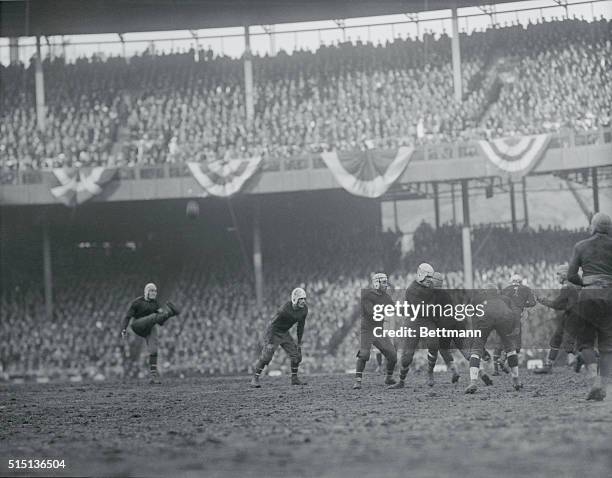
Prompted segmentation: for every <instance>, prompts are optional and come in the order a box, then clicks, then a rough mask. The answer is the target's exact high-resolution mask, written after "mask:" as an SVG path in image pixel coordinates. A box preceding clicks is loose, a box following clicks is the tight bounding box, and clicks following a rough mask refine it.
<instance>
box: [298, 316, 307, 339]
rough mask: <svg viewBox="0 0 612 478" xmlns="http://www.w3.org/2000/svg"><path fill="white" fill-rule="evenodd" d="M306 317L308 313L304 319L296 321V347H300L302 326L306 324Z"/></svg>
mask: <svg viewBox="0 0 612 478" xmlns="http://www.w3.org/2000/svg"><path fill="white" fill-rule="evenodd" d="M307 315H308V312H306V314H305V315H304V317H303V318H302V319H300V320H299V321H298V324H297V341H298V346H301V345H302V337H303V336H304V325H305V324H306V316H307Z"/></svg>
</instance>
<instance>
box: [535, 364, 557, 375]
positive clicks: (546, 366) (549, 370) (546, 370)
mask: <svg viewBox="0 0 612 478" xmlns="http://www.w3.org/2000/svg"><path fill="white" fill-rule="evenodd" d="M533 373H536V374H538V375H543V374H546V373H552V364H544V366H542V367H538V368H536V369H535V370H534V371H533Z"/></svg>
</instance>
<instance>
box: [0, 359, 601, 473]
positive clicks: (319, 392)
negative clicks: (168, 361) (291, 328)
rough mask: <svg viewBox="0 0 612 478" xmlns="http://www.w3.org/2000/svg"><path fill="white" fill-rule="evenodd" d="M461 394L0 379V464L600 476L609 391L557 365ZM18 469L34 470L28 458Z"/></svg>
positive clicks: (421, 384)
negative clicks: (589, 390) (597, 394)
mask: <svg viewBox="0 0 612 478" xmlns="http://www.w3.org/2000/svg"><path fill="white" fill-rule="evenodd" d="M523 374H524V383H525V389H524V390H523V391H522V392H515V391H513V390H512V389H511V387H510V380H509V378H508V376H502V377H496V378H497V380H496V381H495V384H494V385H493V386H492V387H488V388H481V389H480V390H479V392H478V394H477V395H464V394H463V389H464V387H465V386H466V383H467V377H466V375H465V374H464V375H463V376H462V379H461V381H460V383H459V384H458V385H457V386H456V385H451V384H450V383H449V382H450V375H449V374H446V373H440V374H436V378H437V384H436V386H435V387H433V388H429V387H427V386H426V385H425V377H424V376H423V375H418V374H411V375H409V377H408V378H409V382H408V386H407V388H406V389H404V390H393V391H389V390H385V388H384V387H383V385H382V381H383V377H382V376H380V375H369V376H367V377H366V378H365V383H364V387H363V389H362V390H360V391H353V390H352V389H351V385H352V378H351V376H349V375H320V376H311V377H307V378H308V381H309V384H308V385H307V386H304V387H291V386H290V385H288V379H287V377H277V378H269V377H265V378H263V379H262V382H263V387H264V388H262V389H259V390H252V389H249V388H248V387H247V384H248V378H247V377H243V378H215V379H203V378H200V379H183V380H179V379H166V380H165V381H164V383H163V385H158V386H152V385H149V384H147V383H146V382H128V383H122V382H104V383H91V384H38V385H7V384H3V385H0V417H1V427H0V458H1V466H2V469H1V470H0V475H11V471H10V470H9V469H8V460H9V459H11V458H12V459H37V458H55V459H63V460H65V465H66V466H65V468H64V469H63V470H58V471H57V472H56V473H52V472H50V471H49V470H41V471H40V472H39V473H38V475H49V474H52V475H53V474H54V475H55V476H66V475H98V476H99V475H104V476H109V475H119V476H126V475H130V476H152V475H154V476H207V477H208V476H210V477H222V476H223V477H225V476H231V477H234V476H236V477H250V476H253V477H259V476H262V477H263V476H266V477H268V476H279V477H280V476H304V477H318V476H330V477H336V476H346V477H355V476H359V477H361V476H374V477H384V476H392V477H395V476H397V477H400V476H402V477H403V476H410V477H416V476H427V477H441V476H450V475H454V476H461V477H467V476H469V477H479V476H487V477H491V476H496V477H502V476H504V477H505V476H521V477H525V476H538V477H542V476H557V477H565V476H568V477H569V476H572V477H573V476H597V477H603V476H611V473H612V400H610V399H609V400H608V401H606V402H602V403H591V402H586V401H585V400H584V395H585V393H584V382H585V378H584V375H577V374H575V373H573V372H570V371H566V370H564V369H562V368H559V369H557V371H556V373H555V374H554V375H552V376H544V377H538V376H533V375H526V373H525V372H523ZM21 474H22V475H37V473H36V471H33V470H27V471H26V472H25V473H21Z"/></svg>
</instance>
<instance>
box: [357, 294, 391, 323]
mask: <svg viewBox="0 0 612 478" xmlns="http://www.w3.org/2000/svg"><path fill="white" fill-rule="evenodd" d="M388 304H393V299H392V298H391V297H390V296H389V294H387V293H386V292H384V291H376V290H374V289H368V290H365V291H362V293H361V328H362V329H364V330H373V329H374V327H382V325H383V323H384V320H380V321H376V320H374V306H375V305H383V306H385V305H388ZM381 313H383V312H382V311H381Z"/></svg>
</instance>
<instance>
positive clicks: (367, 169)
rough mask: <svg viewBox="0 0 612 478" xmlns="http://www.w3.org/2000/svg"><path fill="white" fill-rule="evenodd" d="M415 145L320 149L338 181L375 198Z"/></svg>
mask: <svg viewBox="0 0 612 478" xmlns="http://www.w3.org/2000/svg"><path fill="white" fill-rule="evenodd" d="M413 152H414V148H409V147H401V148H399V149H398V150H397V151H382V150H370V151H351V152H344V151H339V152H336V151H334V152H329V153H322V154H321V157H322V158H323V161H324V162H325V164H326V165H327V167H328V168H329V169H330V170H331V172H332V173H333V175H334V177H335V178H336V180H337V181H338V182H339V183H340V185H341V186H342V187H343V188H344V189H346V190H347V191H348V192H350V193H351V194H354V195H356V196H363V197H369V198H377V197H380V196H382V195H383V194H385V193H386V192H387V190H388V189H389V187H391V185H392V184H393V183H394V182H395V181H396V180H397V179H398V178H399V177H400V175H401V174H402V173H403V172H404V169H406V166H407V165H408V163H409V162H410V159H411V158H412V153H413Z"/></svg>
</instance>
